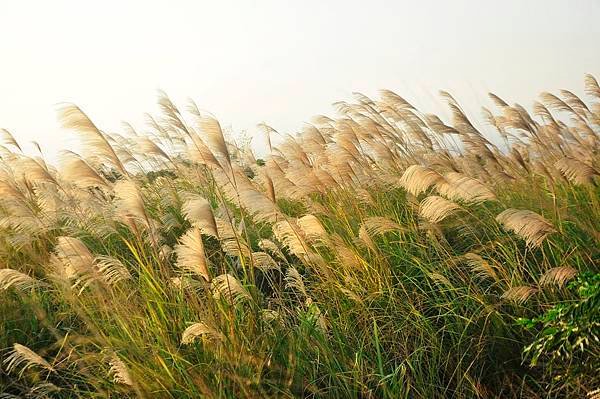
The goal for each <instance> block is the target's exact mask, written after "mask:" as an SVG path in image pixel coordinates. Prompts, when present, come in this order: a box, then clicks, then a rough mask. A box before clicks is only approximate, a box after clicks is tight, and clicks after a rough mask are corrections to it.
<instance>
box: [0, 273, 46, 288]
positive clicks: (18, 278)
mask: <svg viewBox="0 0 600 399" xmlns="http://www.w3.org/2000/svg"><path fill="white" fill-rule="evenodd" d="M39 284H40V283H39V281H37V280H36V279H34V278H33V277H31V276H28V275H27V274H25V273H21V272H19V271H17V270H13V269H8V268H6V269H0V290H7V289H9V288H11V287H14V288H15V289H17V290H19V291H30V290H32V289H34V288H35V287H37V286H38V285H39Z"/></svg>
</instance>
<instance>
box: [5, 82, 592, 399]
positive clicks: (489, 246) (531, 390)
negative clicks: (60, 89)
mask: <svg viewBox="0 0 600 399" xmlns="http://www.w3.org/2000/svg"><path fill="white" fill-rule="evenodd" d="M585 84H586V90H587V94H588V95H589V100H588V102H584V101H583V100H581V99H579V98H578V97H576V96H575V95H574V94H572V93H571V92H568V91H561V93H560V97H559V96H555V95H552V94H549V93H544V94H542V96H541V100H540V102H536V103H535V106H534V108H533V109H534V113H533V115H531V114H529V113H528V112H527V111H526V110H525V109H524V108H523V107H521V106H520V105H517V104H515V105H513V106H510V105H508V103H506V102H505V101H504V100H502V99H500V98H499V97H497V96H495V95H491V98H492V99H493V100H494V102H495V104H496V106H497V110H495V111H494V112H492V111H489V110H487V109H484V115H485V117H486V120H487V121H488V122H489V124H490V126H492V127H493V128H495V129H496V131H497V134H499V135H500V136H501V137H502V138H503V139H504V141H505V143H506V149H500V148H498V147H497V146H495V145H494V144H492V143H491V142H490V141H489V139H488V138H486V137H485V136H484V135H483V134H482V133H481V132H480V130H479V129H478V128H477V127H476V126H475V125H474V124H473V123H471V121H470V120H469V117H468V116H467V115H466V114H465V112H464V111H463V110H462V108H461V106H460V105H459V103H458V102H457V101H456V100H455V99H454V98H453V97H452V96H451V95H450V94H448V93H445V92H443V93H442V97H443V98H444V99H445V100H446V101H447V103H448V105H449V107H450V109H451V112H452V121H446V122H445V121H442V120H441V119H440V118H439V117H437V116H435V115H427V114H423V113H421V112H419V111H418V110H417V109H415V108H414V107H413V106H412V105H411V104H409V103H408V102H407V101H405V100H404V99H403V98H401V97H400V96H398V95H397V94H395V93H393V92H391V91H383V92H382V93H381V97H380V98H379V99H377V100H373V99H370V98H367V97H366V96H363V95H360V94H357V95H356V101H355V102H352V103H346V102H340V103H337V104H336V108H337V111H338V113H339V115H338V116H337V117H336V118H329V117H325V116H317V117H315V118H314V119H313V120H312V122H311V123H310V124H307V125H306V127H305V128H304V130H303V131H302V132H301V133H300V134H298V135H297V136H294V137H292V136H289V135H287V136H282V135H280V134H279V133H277V132H276V131H275V130H274V129H272V128H271V127H269V126H267V125H265V124H262V125H261V128H262V129H263V130H264V133H265V134H266V135H267V138H268V143H269V152H270V153H269V155H268V156H267V157H266V158H265V160H256V159H255V158H254V156H253V154H252V151H250V150H249V149H248V148H240V147H241V146H239V145H236V144H235V143H234V142H233V141H232V140H228V139H226V137H225V135H224V134H223V132H222V130H221V127H220V125H219V122H218V121H217V120H215V119H214V118H213V117H212V116H210V115H208V114H205V113H201V112H200V111H198V108H197V107H196V106H195V105H194V104H190V105H189V106H188V107H187V112H182V111H180V110H179V109H178V108H177V107H176V106H175V105H174V104H173V103H172V102H171V101H170V100H169V99H168V98H167V97H166V96H161V98H160V100H159V104H160V106H161V109H162V114H161V115H160V116H157V117H151V118H149V126H148V129H146V130H147V131H148V133H147V134H143V135H142V134H137V133H135V132H130V134H128V135H125V136H124V135H119V134H108V133H106V132H104V131H102V130H100V129H99V127H97V126H96V125H95V124H94V123H93V122H92V120H91V119H90V118H88V116H86V115H85V114H84V113H83V111H81V110H80V109H79V108H77V107H76V106H74V105H65V106H64V107H63V108H61V112H60V118H61V120H62V121H63V123H64V126H65V128H68V129H73V130H75V131H77V132H78V133H79V135H80V138H81V141H82V143H83V144H84V145H83V153H82V154H75V153H73V152H65V153H63V154H62V156H61V160H60V162H59V165H58V167H54V166H52V165H50V164H48V163H46V162H45V160H44V159H43V158H41V157H30V156H27V155H25V154H24V153H22V151H21V148H20V146H19V144H18V142H17V140H16V139H15V138H14V137H13V136H12V135H11V134H10V133H9V132H7V131H2V136H3V139H4V143H5V145H6V147H2V160H1V170H0V267H1V268H2V269H1V270H0V315H2V316H1V319H0V348H2V349H3V352H2V368H1V370H2V371H0V391H2V392H4V393H3V394H0V397H2V398H11V397H18V396H24V397H57V398H63V397H64V398H66V397H82V398H83V397H85V398H88V397H143V398H150V397H173V398H192V397H228V398H240V397H344V398H376V397H387V398H449V397H452V398H488V397H503V398H510V397H513V398H517V397H519V398H520V397H529V398H538V397H569V398H571V397H584V396H585V395H586V394H587V393H591V394H590V395H593V392H594V390H596V389H598V388H600V381H599V379H598V376H599V375H600V370H599V368H598V367H599V366H598V363H597V360H598V357H597V356H599V355H600V350H599V344H598V336H597V332H596V333H594V332H593V329H592V330H591V331H592V332H591V333H590V335H582V336H580V338H581V339H580V340H578V341H577V342H571V344H572V345H571V346H570V347H569V348H570V349H569V350H566V351H564V353H562V352H561V354H560V356H559V357H558V358H557V357H554V358H552V359H553V360H552V361H551V359H550V357H547V356H546V353H542V352H540V353H538V355H537V356H536V360H535V361H534V362H530V361H529V358H528V357H527V353H529V352H528V351H531V350H532V348H531V347H530V348H529V349H528V350H526V348H527V347H528V346H531V344H532V343H535V342H536V341H535V339H536V338H537V337H539V334H540V333H541V332H540V328H541V327H539V325H537V324H535V323H534V322H531V323H530V326H529V328H525V327H524V326H523V323H522V322H519V320H535V318H538V317H541V316H542V315H544V314H545V312H547V311H548V310H549V309H552V308H553V306H555V305H557V304H558V305H561V306H562V305H564V304H575V303H578V302H577V301H578V300H579V298H580V297H579V296H578V293H577V291H576V290H575V289H573V288H569V287H570V286H569V285H568V283H569V281H572V280H574V279H577V278H579V276H584V275H586V273H598V271H599V270H598V269H599V264H600V263H599V255H600V251H599V248H600V246H599V245H598V242H599V239H600V233H599V231H600V206H599V201H600V195H599V194H600V185H599V184H598V175H600V156H599V151H600V141H599V140H600V87H599V86H598V83H597V82H596V80H595V79H594V78H593V77H591V76H587V77H586V80H585ZM276 136H277V137H276ZM271 143H274V144H273V145H272V144H271ZM275 144H276V145H275ZM594 281H596V284H597V280H594ZM589 289H590V288H589V287H588V290H589ZM591 289H594V287H592V288H591ZM596 289H597V286H596ZM588 302H589V301H588ZM588 302H586V303H588ZM589 303H591V305H589V304H588V305H586V306H587V307H583V308H581V309H584V310H585V312H586V313H585V314H586V317H589V319H590V320H591V322H592V327H598V324H597V323H598V322H597V320H598V317H597V316H598V306H597V305H598V304H597V303H596V302H593V303H592V302H589ZM594 320H595V321H594ZM532 323H533V324H532ZM594 323H596V324H594ZM571 332H573V331H571ZM544 348H546V347H544ZM534 349H535V348H534ZM524 350H525V354H524ZM557 359H558V361H557ZM12 395H14V396H12ZM590 397H591V396H590Z"/></svg>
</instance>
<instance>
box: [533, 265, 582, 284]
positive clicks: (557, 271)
mask: <svg viewBox="0 0 600 399" xmlns="http://www.w3.org/2000/svg"><path fill="white" fill-rule="evenodd" d="M576 275H577V270H576V269H574V268H572V267H570V266H558V267H553V268H552V269H550V270H548V271H547V272H545V273H544V274H543V275H542V277H541V278H540V281H539V284H540V286H542V287H545V286H549V285H555V286H557V287H558V288H562V287H563V286H564V285H565V284H566V283H567V281H569V280H571V279H572V278H573V277H575V276H576Z"/></svg>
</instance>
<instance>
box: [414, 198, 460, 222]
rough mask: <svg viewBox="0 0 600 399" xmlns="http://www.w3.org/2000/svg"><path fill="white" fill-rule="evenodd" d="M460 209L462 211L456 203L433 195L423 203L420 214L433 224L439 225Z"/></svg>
mask: <svg viewBox="0 0 600 399" xmlns="http://www.w3.org/2000/svg"><path fill="white" fill-rule="evenodd" d="M458 209H460V206H458V205H457V204H455V203H454V202H452V201H448V200H447V199H445V198H442V197H439V196H437V195H431V196H429V197H427V198H425V199H424V200H423V201H421V204H420V206H419V214H420V215H421V216H422V217H424V218H425V219H427V220H429V221H430V222H431V223H439V222H441V221H442V220H444V219H445V218H447V217H448V216H450V215H451V214H452V213H454V212H455V211H456V210H458Z"/></svg>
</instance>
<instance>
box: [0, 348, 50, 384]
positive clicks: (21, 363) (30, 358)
mask: <svg viewBox="0 0 600 399" xmlns="http://www.w3.org/2000/svg"><path fill="white" fill-rule="evenodd" d="M4 364H5V365H6V371H7V372H9V373H12V372H13V371H17V370H19V376H21V375H23V372H25V370H27V369H30V368H32V367H35V366H37V367H41V368H43V369H45V370H48V371H54V368H53V367H52V366H51V365H50V363H48V362H47V361H46V360H44V359H43V358H42V357H41V356H40V355H38V354H37V353H35V352H34V351H32V350H31V349H29V348H28V347H26V346H25V345H21V344H17V343H15V344H14V345H13V349H12V351H11V352H10V354H9V355H8V357H7V358H6V359H4Z"/></svg>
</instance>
